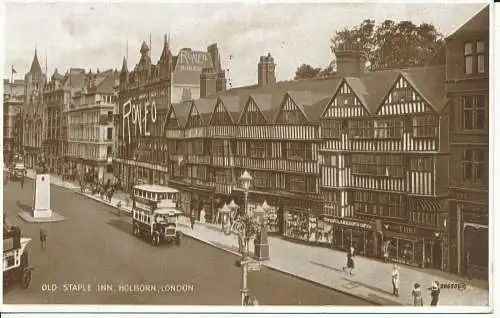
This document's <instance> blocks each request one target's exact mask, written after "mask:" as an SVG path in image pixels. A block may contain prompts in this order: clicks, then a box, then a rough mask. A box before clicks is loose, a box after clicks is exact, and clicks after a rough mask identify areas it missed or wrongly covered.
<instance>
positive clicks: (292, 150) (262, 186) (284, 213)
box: [234, 91, 328, 240]
mask: <svg viewBox="0 0 500 318" xmlns="http://www.w3.org/2000/svg"><path fill="white" fill-rule="evenodd" d="M327 96H328V95H327V94H326V93H317V92H310V91H276V92H273V93H272V94H259V92H258V91H257V92H256V93H255V94H253V95H250V96H249V97H248V99H247V102H246V104H245V106H244V108H243V111H242V113H241V115H240V119H239V134H238V140H237V145H236V156H235V164H236V167H237V169H236V173H237V176H240V175H241V174H242V173H243V171H244V170H247V171H248V172H249V173H250V175H252V177H253V183H252V187H251V189H250V190H249V197H248V199H249V202H248V208H249V209H250V210H252V209H254V208H255V207H256V206H257V205H260V204H262V203H263V202H264V201H266V202H267V203H268V204H269V205H270V206H271V210H270V211H269V213H270V215H269V217H270V218H269V219H270V222H269V231H270V232H276V233H278V232H279V233H282V234H283V235H285V236H287V237H290V238H294V239H303V240H309V238H310V237H311V236H312V235H314V234H313V228H315V227H316V214H317V213H316V212H317V211H319V210H320V207H321V205H322V203H321V199H320V196H319V177H320V175H319V167H318V158H317V155H318V151H317V148H318V144H319V125H318V123H319V122H318V114H319V113H320V109H321V108H322V106H323V104H321V103H320V102H321V101H323V100H324V99H325V98H326V97H327ZM234 190H235V192H237V193H239V194H240V197H241V194H242V193H243V190H242V189H241V186H240V185H238V186H236V187H234ZM302 220H307V222H306V223H304V222H302ZM309 221H310V222H311V224H309ZM313 223H314V225H312V224H313Z"/></svg>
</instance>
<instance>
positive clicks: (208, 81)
mask: <svg viewBox="0 0 500 318" xmlns="http://www.w3.org/2000/svg"><path fill="white" fill-rule="evenodd" d="M216 93H217V73H215V71H214V70H213V69H212V68H203V69H202V70H201V74H200V98H205V97H207V96H211V95H215V94H216Z"/></svg>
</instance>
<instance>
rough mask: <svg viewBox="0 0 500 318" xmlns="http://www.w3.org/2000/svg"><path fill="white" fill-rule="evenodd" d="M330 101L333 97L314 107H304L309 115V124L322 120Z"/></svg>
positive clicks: (315, 104) (322, 100)
mask: <svg viewBox="0 0 500 318" xmlns="http://www.w3.org/2000/svg"><path fill="white" fill-rule="evenodd" d="M330 100H331V97H325V98H323V99H321V100H319V101H317V102H316V103H314V104H312V105H308V106H304V111H305V112H306V114H307V119H308V120H309V122H311V123H315V122H318V121H319V120H320V118H321V115H322V114H323V110H324V109H325V108H326V106H327V105H328V103H329V102H330Z"/></svg>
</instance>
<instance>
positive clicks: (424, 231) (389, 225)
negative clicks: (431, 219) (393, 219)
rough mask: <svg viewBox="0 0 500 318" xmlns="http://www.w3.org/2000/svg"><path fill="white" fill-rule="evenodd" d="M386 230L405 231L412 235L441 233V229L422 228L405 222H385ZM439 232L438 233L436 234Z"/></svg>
mask: <svg viewBox="0 0 500 318" xmlns="http://www.w3.org/2000/svg"><path fill="white" fill-rule="evenodd" d="M384 230H386V231H389V232H397V233H404V234H410V235H421V236H434V237H438V236H440V235H441V231H433V230H430V229H421V228H416V227H413V226H409V225H405V224H394V223H384ZM436 233H438V235H436Z"/></svg>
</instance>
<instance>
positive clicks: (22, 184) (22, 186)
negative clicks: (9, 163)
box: [21, 175, 24, 189]
mask: <svg viewBox="0 0 500 318" xmlns="http://www.w3.org/2000/svg"><path fill="white" fill-rule="evenodd" d="M22 188H24V175H23V176H21V189H22Z"/></svg>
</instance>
